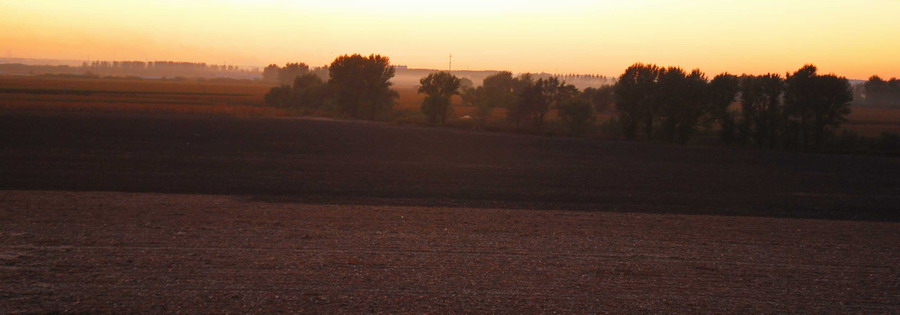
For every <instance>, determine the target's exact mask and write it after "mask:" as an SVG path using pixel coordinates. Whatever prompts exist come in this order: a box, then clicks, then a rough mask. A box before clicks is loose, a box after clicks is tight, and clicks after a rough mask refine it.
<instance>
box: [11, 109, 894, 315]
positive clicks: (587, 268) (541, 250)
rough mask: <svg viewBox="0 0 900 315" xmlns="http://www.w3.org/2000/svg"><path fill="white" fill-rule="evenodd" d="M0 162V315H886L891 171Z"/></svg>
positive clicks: (573, 144) (295, 150) (399, 150)
mask: <svg viewBox="0 0 900 315" xmlns="http://www.w3.org/2000/svg"><path fill="white" fill-rule="evenodd" d="M0 143H2V149H0V312H2V313H9V312H19V311H22V312H51V311H71V312H94V311H100V312H129V313H130V312H146V313H160V312H191V313H195V312H276V311H284V312H294V311H309V312H319V313H334V312H412V313H422V312H502V313H520V312H523V311H524V312H562V313H571V312H624V311H655V312H672V311H681V312H686V313H687V312H698V311H701V312H773V313H783V312H810V313H812V312H815V313H821V312H859V313H896V312H898V311H900V280H898V279H900V277H898V271H897V268H898V267H900V256H898V254H897V250H896V249H897V248H898V245H900V229H898V227H900V226H898V223H897V222H898V221H900V213H898V211H897V209H898V205H900V181H898V180H897V178H898V175H900V160H898V159H896V158H882V157H872V156H841V155H820V154H805V153H794V152H774V151H757V150H751V149H736V148H725V147H696V146H669V145H657V144H647V143H637V142H618V141H599V140H589V139H572V138H551V137H537V136H523V135H511V134H495V133H485V132H471V131H460V130H451V129H440V128H420V127H400V126H393V125H389V124H382V123H371V122H350V121H330V120H322V119H298V118H260V117H240V118H235V117H226V116H199V115H162V114H147V113H143V114H136V113H108V112H107V113H73V112H48V111H39V112H27V111H6V112H2V113H0ZM841 220H843V221H841Z"/></svg>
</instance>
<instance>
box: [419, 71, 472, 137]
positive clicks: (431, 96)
mask: <svg viewBox="0 0 900 315" xmlns="http://www.w3.org/2000/svg"><path fill="white" fill-rule="evenodd" d="M461 82H462V81H461V80H460V79H459V78H458V77H456V76H455V75H452V74H450V73H449V72H444V71H441V72H437V73H432V74H429V75H428V76H426V77H424V78H422V79H421V80H419V84H421V85H420V86H419V93H420V94H421V93H424V94H425V95H426V96H425V100H424V101H423V102H422V112H423V113H425V116H426V117H428V121H429V122H430V123H431V124H444V123H445V122H446V121H447V115H448V113H449V111H450V109H451V107H450V98H451V97H453V95H456V94H459V86H460V84H461Z"/></svg>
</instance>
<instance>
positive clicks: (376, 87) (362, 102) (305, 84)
mask: <svg viewBox="0 0 900 315" xmlns="http://www.w3.org/2000/svg"><path fill="white" fill-rule="evenodd" d="M266 69H267V70H266V73H269V74H268V79H272V78H273V77H274V78H277V80H278V81H279V82H281V83H282V85H280V86H278V87H275V88H272V90H271V91H269V93H267V94H266V95H265V102H266V104H267V105H271V106H276V107H284V108H305V109H315V110H322V111H329V112H333V113H335V114H338V115H341V116H344V117H349V118H354V119H371V120H376V119H381V118H383V117H385V115H386V114H388V113H389V112H390V109H391V107H392V106H393V104H394V99H396V98H397V92H396V91H394V90H392V89H391V82H390V79H391V78H392V77H393V76H394V68H393V67H391V65H390V60H389V59H388V58H387V57H384V56H380V55H369V56H368V57H365V56H362V55H359V54H354V55H344V56H340V57H337V58H336V59H335V60H334V62H332V63H331V65H329V66H327V67H323V68H321V69H325V70H327V72H326V75H325V76H324V77H327V81H326V79H323V75H322V73H323V72H324V71H321V69H315V70H313V71H311V70H310V69H309V67H308V66H306V65H305V64H302V63H294V64H288V65H287V66H285V67H284V68H279V67H278V66H274V67H273V66H269V67H267V68H266ZM287 80H289V81H290V82H291V83H290V84H285V83H284V81H287Z"/></svg>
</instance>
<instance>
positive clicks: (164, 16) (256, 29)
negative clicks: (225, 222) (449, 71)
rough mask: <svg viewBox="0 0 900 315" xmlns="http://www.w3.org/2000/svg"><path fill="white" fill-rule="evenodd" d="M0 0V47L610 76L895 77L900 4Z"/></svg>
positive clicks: (37, 54) (11, 53)
mask: <svg viewBox="0 0 900 315" xmlns="http://www.w3.org/2000/svg"><path fill="white" fill-rule="evenodd" d="M483 2H484V1H475V0H463V1H455V2H446V3H440V4H434V3H431V2H428V1H324V2H323V1H279V0H268V1H236V0H230V1H228V0H219V1H214V0H207V1H191V2H187V1H172V0H165V1H162V0H158V1H149V0H127V1H125V0H117V1H103V0H87V1H55V0H30V1H16V0H3V1H0V55H2V56H4V57H24V58H52V59H78V60H82V59H90V60H98V59H102V60H179V61H202V62H208V63H227V64H238V65H254V66H262V65H266V64H269V63H279V64H283V63H285V62H289V61H303V62H306V63H308V64H311V65H324V64H327V63H329V62H331V61H332V60H333V59H334V57H335V56H337V55H340V54H346V53H362V54H368V53H378V54H382V55H387V56H389V57H390V58H391V60H392V62H393V63H394V64H402V65H407V66H409V67H415V68H438V69H445V68H447V66H448V65H447V62H448V55H449V54H453V64H454V65H453V68H454V69H472V70H480V69H497V70H501V69H502V70H511V71H514V72H551V73H596V74H608V75H617V74H619V73H621V71H622V70H623V69H625V68H626V67H627V66H628V65H630V64H632V63H634V62H638V61H640V62H647V63H656V64H661V65H678V66H682V67H684V68H688V69H690V68H701V69H703V70H704V71H706V72H708V73H716V72H723V71H729V72H732V73H749V74H760V73H766V72H778V73H784V72H787V71H792V70H796V69H797V68H798V67H799V66H801V65H803V64H807V63H814V64H816V65H818V66H819V68H820V69H821V71H822V72H825V73H829V72H833V73H837V74H840V75H843V76H847V77H850V78H857V79H864V78H867V77H868V76H870V75H872V74H878V75H881V76H883V77H891V76H900V58H898V57H897V56H900V40H897V39H898V38H900V26H898V24H897V20H896V19H897V17H898V16H900V1H890V0H869V1H815V2H812V1H772V0H762V1H722V0H714V1H713V0H709V1H664V0H658V1H651V0H643V1H505V0H504V1H491V2H490V3H487V4H485V3H483Z"/></svg>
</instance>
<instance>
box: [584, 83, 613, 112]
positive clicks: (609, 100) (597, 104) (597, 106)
mask: <svg viewBox="0 0 900 315" xmlns="http://www.w3.org/2000/svg"><path fill="white" fill-rule="evenodd" d="M581 94H582V95H584V98H585V100H587V101H588V102H589V103H590V104H591V106H593V107H594V110H596V111H598V112H608V111H609V110H610V109H612V105H613V101H614V99H615V98H614V95H613V86H612V85H604V86H601V87H599V88H593V87H589V88H585V89H584V91H581Z"/></svg>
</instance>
